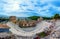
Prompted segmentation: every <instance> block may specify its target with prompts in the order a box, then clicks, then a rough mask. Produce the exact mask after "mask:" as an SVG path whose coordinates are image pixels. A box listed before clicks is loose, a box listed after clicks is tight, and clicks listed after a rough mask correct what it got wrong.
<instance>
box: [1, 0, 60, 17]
mask: <svg viewBox="0 0 60 39" xmlns="http://www.w3.org/2000/svg"><path fill="white" fill-rule="evenodd" d="M54 14H60V0H0V15H6V16H17V17H29V16H43V17H51V16H53V15H54Z"/></svg>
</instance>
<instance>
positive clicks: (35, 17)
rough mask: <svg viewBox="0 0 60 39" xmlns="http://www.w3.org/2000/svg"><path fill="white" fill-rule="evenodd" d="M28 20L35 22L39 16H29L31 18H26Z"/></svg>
mask: <svg viewBox="0 0 60 39" xmlns="http://www.w3.org/2000/svg"><path fill="white" fill-rule="evenodd" d="M28 18H29V19H32V20H37V19H38V18H40V17H39V16H31V17H28Z"/></svg>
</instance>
